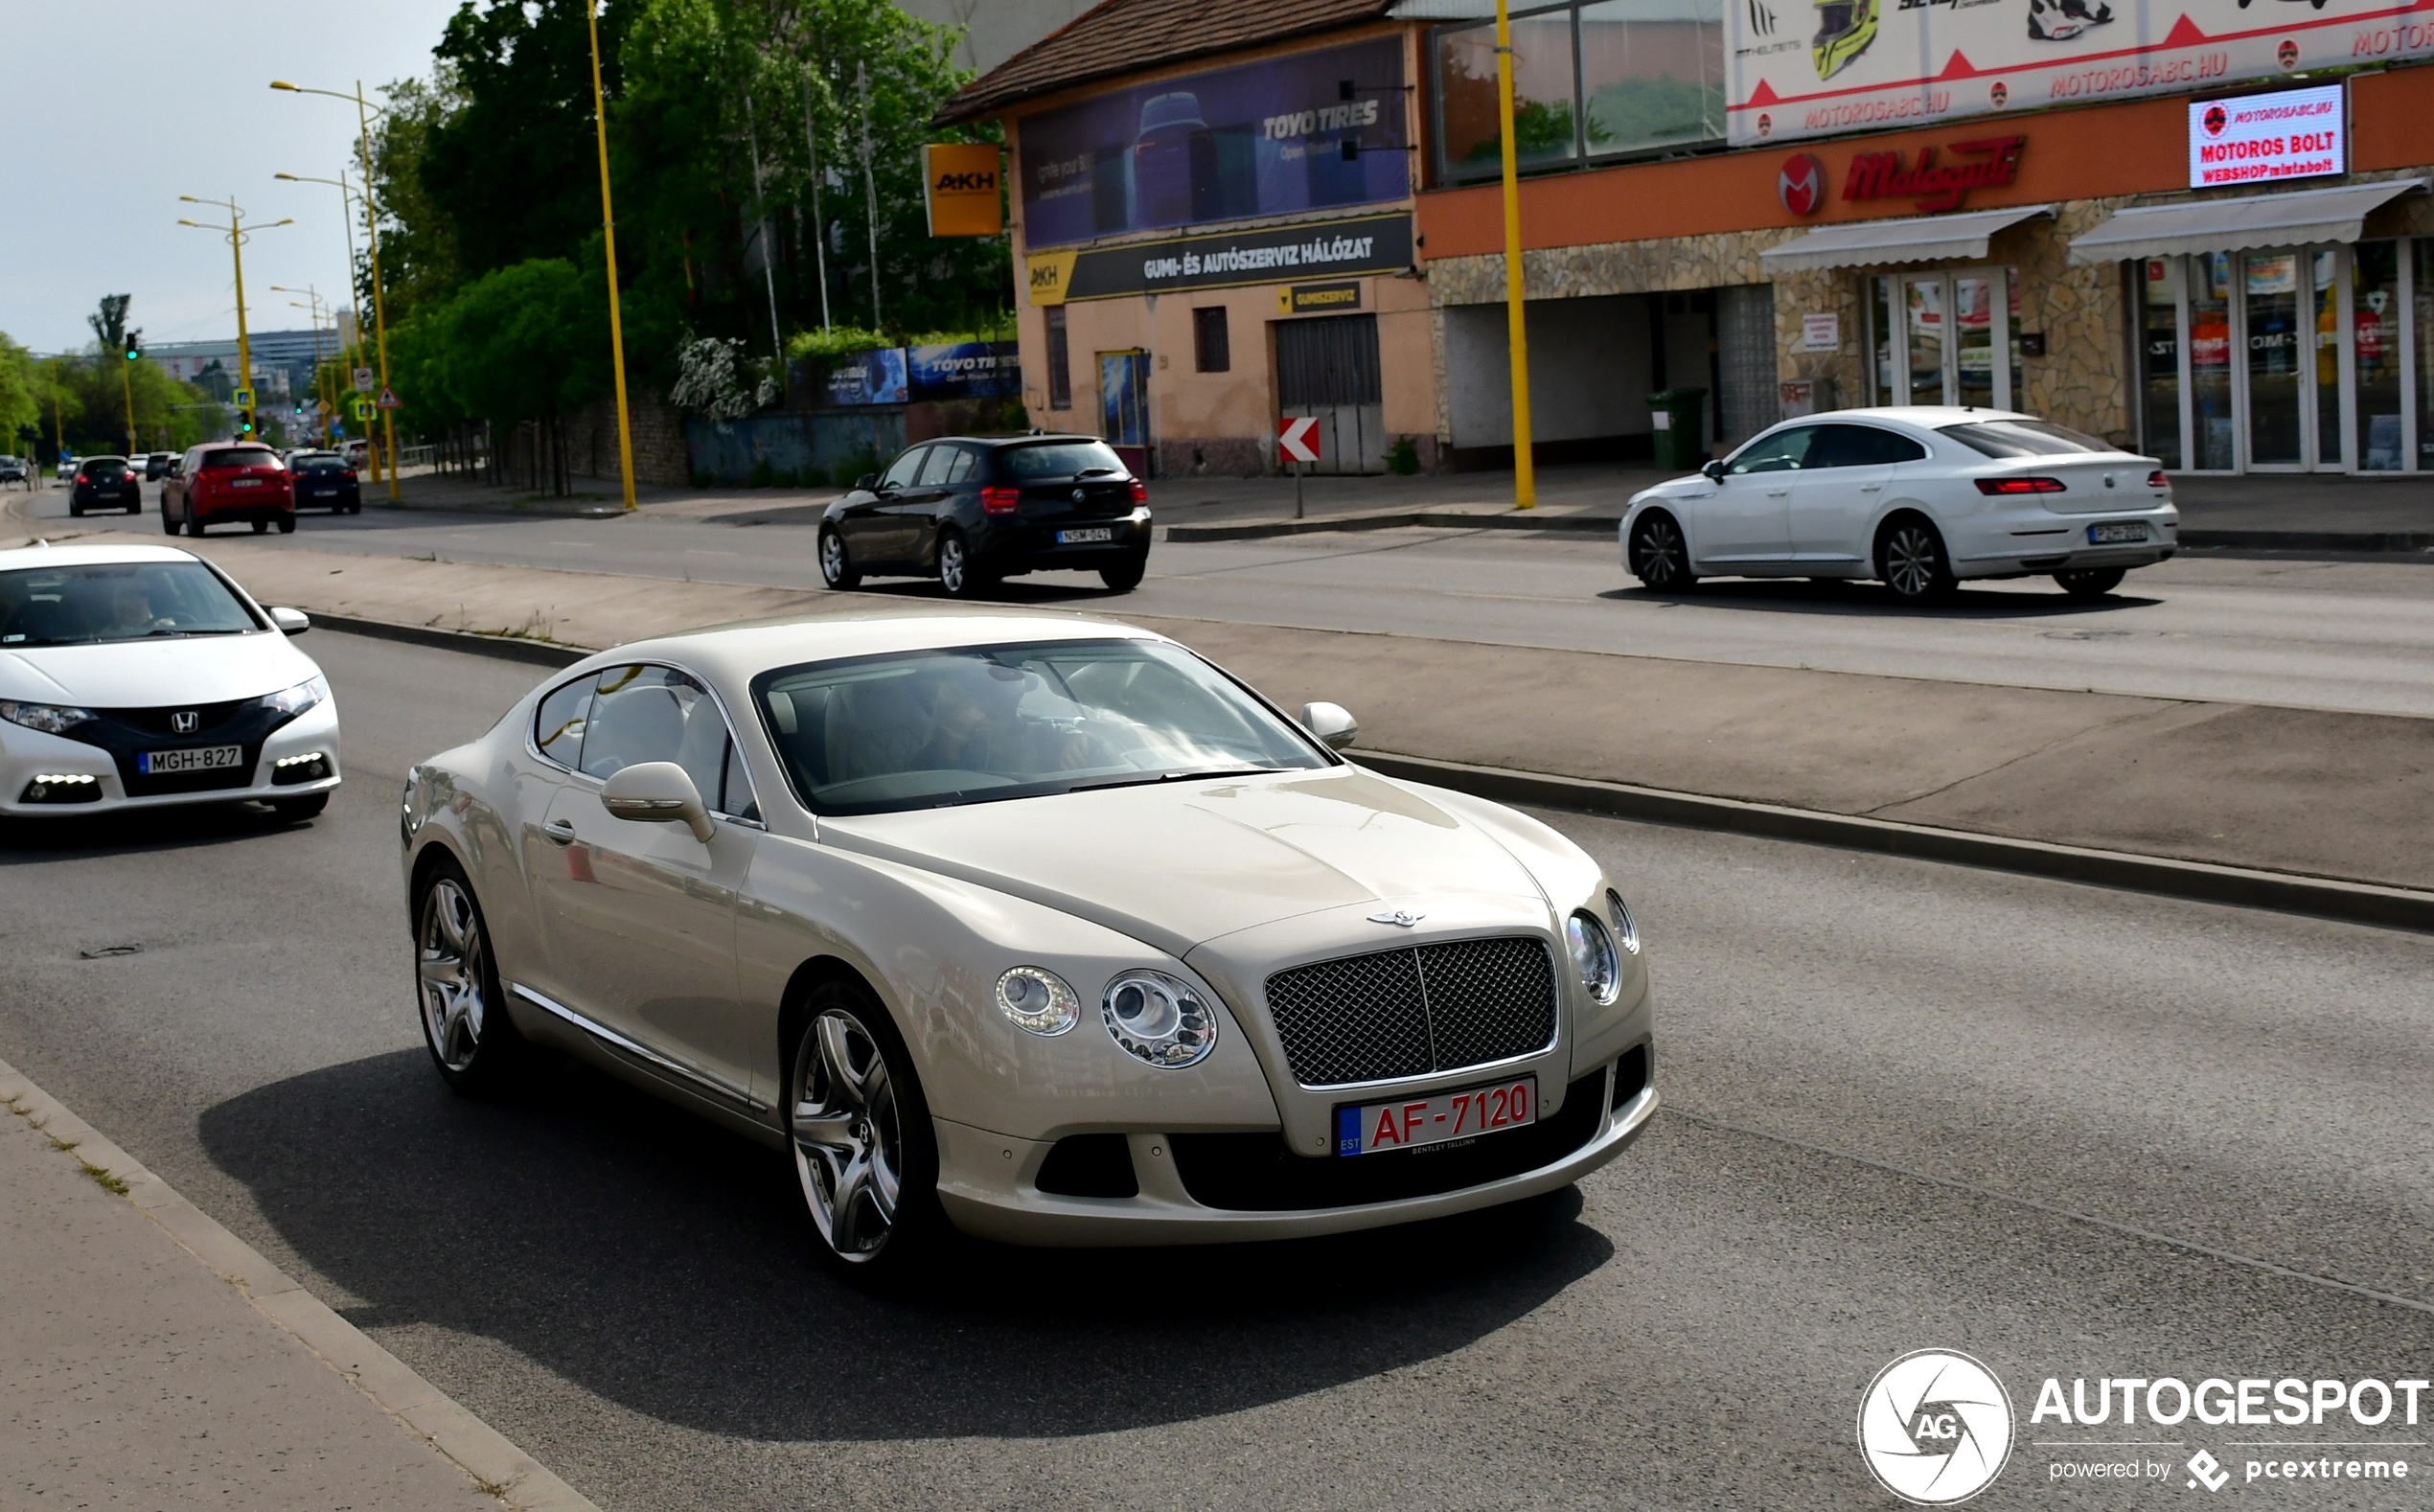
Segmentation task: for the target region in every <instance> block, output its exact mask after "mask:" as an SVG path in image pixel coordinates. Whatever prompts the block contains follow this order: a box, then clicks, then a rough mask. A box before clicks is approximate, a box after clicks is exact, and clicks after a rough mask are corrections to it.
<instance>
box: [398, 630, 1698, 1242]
mask: <svg viewBox="0 0 2434 1512" xmlns="http://www.w3.org/2000/svg"><path fill="white" fill-rule="evenodd" d="M1352 732H1353V725H1352V721H1351V717H1350V716H1349V715H1347V714H1345V713H1344V711H1343V710H1342V709H1341V708H1338V707H1336V706H1334V705H1332V704H1312V705H1310V706H1309V707H1307V708H1306V709H1304V711H1303V714H1302V718H1301V720H1300V721H1298V722H1297V721H1294V720H1291V719H1288V718H1286V717H1285V716H1284V715H1282V714H1281V713H1279V712H1278V711H1277V710H1276V709H1275V708H1274V707H1273V706H1271V705H1270V704H1269V703H1267V702H1266V701H1265V700H1263V699H1261V698H1260V697H1259V696H1258V695H1257V694H1255V693H1253V692H1252V691H1251V690H1250V689H1249V688H1247V687H1245V686H1244V685H1243V684H1241V683H1239V682H1237V681H1235V680H1234V679H1233V678H1231V677H1230V676H1227V675H1226V674H1225V673H1223V672H1221V671H1219V670H1218V669H1217V668H1215V667H1213V666H1211V665H1209V664H1208V663H1207V662H1206V661H1203V660H1201V659H1200V658H1199V657H1197V656H1195V655H1193V654H1192V653H1190V652H1188V651H1186V650H1184V649H1183V647H1181V646H1179V645H1177V644H1175V643H1174V642H1172V641H1169V640H1166V639H1163V638H1161V637H1160V636H1157V635H1152V634H1149V633H1146V632H1144V631H1142V630H1135V629H1132V628H1130V627H1127V626H1122V625H1116V624H1107V623H1094V622H1091V621H1088V620H1082V619H1076V618H1068V617H1061V616H1060V617H1049V616H1039V615H1017V614H1011V613H1001V614H994V615H987V616H978V615H968V614H952V613H948V612H945V611H943V610H915V609H897V610H888V611H881V612H873V613H869V614H865V615H860V616H856V617H852V618H838V619H826V620H819V621H805V622H794V623H783V624H769V625H758V626H748V627H741V628H733V629H723V630H704V631H700V632H697V633H692V634H683V635H674V636H669V637H666V638H663V639H659V640H654V641H646V642H643V643H640V644H636V645H631V646H627V647H623V648H621V649H619V650H616V651H613V652H609V653H604V654H602V655H598V656H595V657H592V658H590V659H589V660H587V661H585V662H582V663H579V664H577V665H576V666H575V667H573V668H571V669H569V670H567V671H566V672H564V673H562V674H560V675H557V676H553V677H551V678H550V679H548V680H547V681H545V682H544V683H542V684H541V685H540V687H538V688H536V689H535V690H534V691H533V692H532V693H531V694H529V695H527V696H526V697H525V699H523V700H522V701H521V702H520V703H518V704H517V707H516V708H514V709H513V710H511V711H510V712H509V713H508V715H507V717H506V718H505V719H503V720H501V721H500V722H499V723H498V725H497V726H496V727H495V728H494V729H493V730H492V731H491V732H490V733H489V734H488V735H486V736H484V737H482V738H481V739H480V740H478V741H476V742H474V743H472V744H471V745H464V746H461V747H458V748H457V749H455V750H451V751H447V752H444V753H442V754H440V755H438V756H434V757H432V758H431V759H430V760H428V761H425V762H423V763H421V764H419V765H418V766H417V767H415V768H414V770H413V772H412V774H411V775H410V776H409V777H408V779H407V784H406V790H405V799H404V815H403V819H404V857H403V860H404V869H405V879H406V882H407V899H408V905H409V907H410V910H411V914H410V918H411V924H412V928H413V934H414V941H415V948H416V954H417V970H418V972H419V981H418V993H419V997H420V1006H421V1019H422V1024H423V1030H424V1035H425V1042H426V1043H427V1044H428V1046H429V1049H430V1053H431V1057H432V1060H433V1061H434V1063H435V1064H436V1065H437V1067H438V1070H439V1073H440V1074H441V1076H442V1077H444V1078H445V1079H446V1080H447V1081H448V1082H449V1083H450V1084H451V1085H453V1086H456V1087H459V1088H467V1089H479V1088H484V1087H486V1086H494V1085H497V1084H498V1083H500V1082H501V1081H503V1080H505V1079H508V1078H510V1077H512V1076H513V1075H514V1074H516V1072H517V1068H518V1067H519V1066H520V1065H522V1064H524V1057H525V1056H526V1055H527V1054H528V1053H529V1050H530V1047H531V1045H532V1044H533V1042H546V1043H548V1044H550V1045H553V1046H557V1047H559V1048H561V1049H563V1050H565V1051H568V1052H571V1053H573V1054H575V1055H577V1056H580V1057H582V1058H585V1059H586V1060H588V1061H590V1062H592V1063H594V1064H596V1065H600V1066H602V1067H604V1068H605V1069H607V1070H608V1071H609V1072H610V1073H612V1074H615V1075H618V1076H622V1077H625V1078H628V1079H630V1080H631V1081H632V1082H634V1083H636V1084H638V1085H640V1086H642V1087H644V1088H649V1089H650V1090H652V1091H654V1092H656V1093H657V1094H659V1095H660V1096H663V1097H666V1098H668V1099H669V1100H671V1101H673V1102H675V1103H677V1104H679V1105H681V1106H684V1107H687V1108H690V1109H693V1110H695V1111H698V1112H700V1113H702V1114H704V1115H706V1116H708V1117H710V1118H712V1119H715V1120H717V1121H719V1122H721V1123H723V1124H724V1125H726V1126H727V1127H729V1128H732V1129H734V1130H737V1131H739V1132H741V1133H743V1134H746V1135H747V1136H749V1137H752V1138H754V1139H758V1140H761V1141H764V1142H766V1143H768V1144H769V1145H771V1146H773V1147H778V1148H783V1149H786V1150H789V1151H791V1152H792V1157H793V1163H794V1166H795V1169H796V1172H797V1175H798V1177H799V1180H800V1185H801V1188H802V1194H803V1197H804V1200H805V1202H806V1203H807V1204H808V1206H809V1209H810V1214H811V1217H812V1220H813V1226H814V1227H815V1230H816V1231H817V1233H818V1235H819V1237H820V1240H821V1242H822V1252H823V1253H824V1254H826V1255H827V1256H829V1257H830V1258H831V1259H832V1260H833V1261H835V1262H836V1263H838V1264H840V1265H842V1266H846V1267H849V1268H852V1270H853V1271H854V1273H858V1274H862V1275H872V1274H879V1273H884V1272H885V1271H891V1270H900V1269H902V1268H903V1267H905V1266H907V1265H909V1264H916V1263H918V1259H919V1256H920V1255H921V1253H922V1252H923V1251H924V1250H925V1249H930V1248H932V1247H934V1246H935V1244H936V1243H937V1242H938V1241H939V1240H940V1239H941V1238H942V1237H943V1235H944V1234H945V1232H946V1230H947V1229H948V1228H949V1227H950V1226H953V1227H958V1228H961V1229H963V1230H965V1231H967V1232H970V1233H974V1234H978V1235H984V1236H988V1237H992V1238H996V1239H999V1240H1003V1241H1009V1242H1014V1243H1022V1244H1075V1245H1157V1244H1176V1243H1199V1242H1212V1241H1224V1240H1249V1239H1263V1238H1272V1237H1284V1236H1291V1235H1304V1234H1315V1233H1325V1232H1332V1231H1338V1230H1343V1229H1350V1228H1361V1227H1368V1226H1377V1225H1383V1224H1396V1223H1404V1222H1408V1221H1412V1220H1415V1219H1422V1218H1429V1217H1434V1216H1437V1215H1440V1214H1447V1213H1455V1212H1460V1211H1464V1210H1467V1209H1473V1208H1479V1207H1483V1206H1487V1205H1489V1204H1492V1203H1505V1202H1510V1201H1513V1200H1516V1199H1519V1198H1524V1197H1528V1196H1532V1195H1534V1194H1538V1193H1543V1192H1548V1191H1551V1190H1554V1189H1556V1188H1559V1187H1561V1186H1563V1185H1565V1184H1567V1183H1569V1182H1572V1181H1573V1180H1577V1179H1579V1178H1580V1177H1582V1176H1584V1175H1586V1174H1587V1173H1589V1172H1591V1171H1594V1170H1596V1168H1597V1167H1598V1166H1600V1165H1602V1164H1604V1163H1605V1162H1606V1161H1607V1160H1609V1159H1611V1158H1613V1157H1615V1156H1616V1155H1617V1154H1619V1152H1620V1151H1621V1150H1622V1149H1623V1147H1624V1146H1625V1145H1627V1144H1628V1143H1630V1142H1631V1141H1632V1140H1633V1139H1634V1138H1635V1137H1637V1135H1638V1134H1639V1133H1640V1131H1641V1130H1642V1129H1643V1128H1644V1127H1645V1126H1646V1124H1647V1121H1648V1119H1649V1117H1650V1116H1651V1114H1652V1113H1653V1112H1654V1111H1655V1109H1656V1106H1657V1097H1656V1091H1655V1088H1654V1084H1653V1075H1652V1067H1651V1062H1650V1054H1651V1049H1650V1045H1651V1039H1650V1032H1649V1013H1650V1007H1649V999H1648V986H1647V976H1646V973H1645V971H1644V970H1643V969H1642V962H1641V956H1640V940H1639V936H1638V934H1637V932H1636V930H1635V928H1634V927H1633V924H1632V921H1631V916H1630V913H1629V911H1628V910H1627V909H1626V908H1625V907H1624V906H1623V903H1622V899H1621V897H1620V896H1619V893H1618V892H1617V891H1616V890H1615V889H1614V887H1613V886H1611V885H1610V884H1609V882H1608V881H1607V879H1606V878H1605V877H1604V876H1602V875H1600V873H1599V871H1598V867H1597V864H1596V861H1594V860H1592V859H1590V858H1589V857H1588V856H1587V855H1585V854H1583V853H1582V852H1581V850H1580V849H1579V848H1578V847H1576V846H1574V845H1573V843H1572V842H1571V841H1569V840H1567V839H1565V838H1564V837H1563V836H1560V835H1558V834H1556V833H1555V832H1554V831H1552V830H1550V829H1549V828H1548V827H1547V826H1545V825H1543V824H1540V823H1538V822H1537V821H1535V820H1533V819H1530V818H1528V817H1526V816H1525V815H1522V814H1520V813H1514V812H1513V811H1511V810H1509V809H1505V808H1502V807H1500V806H1498V805H1496V804H1493V803H1488V802H1485V801H1482V800H1481V799H1477V798H1471V797H1466V796H1463V795H1461V794H1458V793H1454V792H1448V791H1443V790H1436V789H1433V788H1426V787H1421V786H1418V785H1415V784H1412V783H1407V782H1400V781H1396V780H1393V779H1391V778H1388V777H1383V776H1380V775H1378V774H1376V773H1374V772H1370V771H1366V770H1364V769H1363V768H1361V767H1357V766H1354V765H1352V764H1350V763H1347V762H1346V761H1344V760H1343V758H1341V757H1340V756H1338V755H1337V754H1336V752H1335V750H1334V748H1333V747H1334V746H1335V745H1341V744H1343V743H1345V742H1347V741H1349V740H1350V738H1351V735H1352Z"/></svg>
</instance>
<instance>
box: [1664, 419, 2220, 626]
mask: <svg viewBox="0 0 2434 1512" xmlns="http://www.w3.org/2000/svg"><path fill="white" fill-rule="evenodd" d="M1619 538H1620V540H1621V544H1622V561H1623V566H1624V567H1625V568H1626V569H1628V570H1629V571H1630V572H1631V574H1632V575H1633V576H1634V577H1637V578H1638V579H1639V580H1640V581H1641V582H1642V584H1646V585H1647V586H1648V587H1650V588H1653V589H1656V590H1658V591H1660V592H1669V591H1678V590H1681V589H1685V588H1688V587H1690V586H1692V585H1693V584H1696V583H1697V582H1698V580H1699V579H1701V578H1703V577H1746V578H1873V579H1875V580H1877V581H1878V582H1881V583H1883V584H1885V585H1886V587H1888V588H1889V589H1891V590H1892V592H1893V594H1894V597H1895V598H1896V599H1899V600H1901V601H1902V602H1904V603H1913V604H1915V603H1922V602H1926V601H1929V600H1933V599H1936V598H1939V597H1941V596H1942V595H1943V594H1944V593H1946V592H1948V591H1950V589H1951V588H1952V585H1953V584H1955V583H1956V582H1958V581H1960V580H1962V579H1967V578H2024V577H2031V576H2034V575H2037V574H2046V573H2050V574H2052V575H2053V577H2054V580H2055V582H2056V583H2058V584H2061V586H2062V587H2063V589H2064V590H2066V591H2067V592H2069V593H2070V594H2071V595H2072V596H2073V597H2075V598H2100V597H2101V596H2103V595H2104V594H2107V593H2110V592H2112V591H2113V589H2115V588H2116V587H2119V586H2120V585H2121V582H2122V577H2123V575H2124V573H2125V572H2127V571H2128V570H2129V569H2130V568H2132V567H2144V566H2148V565H2151V564H2153V563H2155V562H2158V561H2164V560H2165V559H2167V558H2169V557H2170V556H2171V555H2172V553H2173V552H2174V551H2175V550H2177V549H2178V547H2179V538H2180V511H2179V510H2178V509H2177V508H2175V507H2174V506H2173V504H2172V490H2171V481H2170V479H2169V478H2168V477H2166V476H2165V474H2164V471H2163V467H2162V465H2161V464H2160V463H2158V462H2157V461H2156V460H2155V459H2154V458H2152V457H2142V456H2139V455H2137V454H2135V453H2133V452H2128V451H2124V450H2122V449H2120V448H2119V447H2114V446H2112V445H2111V444H2109V443H2107V442H2104V441H2101V440H2098V439H2097V438H2096V437H2093V436H2085V435H2081V434H2079V433H2078V431H2075V430H2072V429H2070V428H2068V427H2067V426H2062V425H2057V424H2053V423H2052V422H2050V421H2043V420H2038V419H2036V418H2034V417H2033V416H2030V415H2019V414H2012V413H2010V412H2009V411H2005V410H1990V409H1961V408H1949V407H1936V406H1923V405H1922V406H1916V407H1904V408H1885V409H1848V410H1836V411H1834V412H1832V413H1830V414H1825V415H1814V416H1809V417H1807V418H1804V419H1801V420H1793V421H1786V422H1784V423H1783V424H1780V425H1777V426H1775V427H1774V428H1773V429H1771V430H1766V431H1763V432H1760V433H1759V434H1758V435H1757V436H1755V437H1753V438H1752V439H1751V440H1750V442H1749V443H1748V444H1747V445H1746V446H1743V447H1741V448H1740V449H1739V450H1737V451H1735V452H1734V453H1733V455H1731V456H1730V457H1727V458H1725V459H1723V460H1722V461H1720V462H1711V463H1709V464H1708V465H1707V467H1706V468H1705V469H1704V470H1702V471H1700V472H1699V473H1698V474H1696V475H1695V476H1692V477H1687V478H1676V479H1674V480H1673V481H1671V482H1669V483H1662V484H1659V485H1658V486H1657V487H1655V488H1652V489H1647V490H1644V491H1642V492H1641V493H1636V494H1634V495H1632V499H1631V505H1630V509H1629V511H1628V512H1627V513H1626V514H1625V515H1623V518H1622V525H1621V529H1620V532H1619Z"/></svg>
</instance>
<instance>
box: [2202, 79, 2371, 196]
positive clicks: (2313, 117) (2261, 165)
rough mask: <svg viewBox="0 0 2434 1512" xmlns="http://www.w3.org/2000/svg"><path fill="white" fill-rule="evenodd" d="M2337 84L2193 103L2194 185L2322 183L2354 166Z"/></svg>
mask: <svg viewBox="0 0 2434 1512" xmlns="http://www.w3.org/2000/svg"><path fill="white" fill-rule="evenodd" d="M2344 103H2345V95H2344V92H2343V90H2342V87H2341V86H2340V85H2339V84H2324V85H2321V86H2319V87H2317V88H2314V89H2278V90H2275V91H2274V92H2273V93H2272V94H2269V95H2244V96H2241V97H2239V99H2236V100H2194V101H2192V102H2190V105H2189V187H2190V188H2192V189H2213V188H2216V187H2217V186H2219V185H2223V184H2248V183H2255V182H2259V181H2261V180H2265V179H2277V178H2318V177H2322V176H2324V175H2326V174H2331V173H2339V172H2346V171H2347V170H2348V167H2349V143H2348V140H2347V137H2348V132H2347V129H2346V125H2347V123H2346V122H2345V120H2344V117H2345V116H2346V115H2347V113H2348V112H2347V111H2346V110H2344V109H2343V105H2344Z"/></svg>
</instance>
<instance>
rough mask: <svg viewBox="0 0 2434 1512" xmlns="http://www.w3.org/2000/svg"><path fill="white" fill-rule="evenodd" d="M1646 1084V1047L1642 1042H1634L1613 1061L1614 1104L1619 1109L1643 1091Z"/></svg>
mask: <svg viewBox="0 0 2434 1512" xmlns="http://www.w3.org/2000/svg"><path fill="white" fill-rule="evenodd" d="M1647 1086H1648V1047H1647V1046H1646V1045H1644V1044H1635V1045H1633V1046H1632V1047H1631V1048H1630V1049H1628V1050H1625V1051H1623V1052H1622V1058H1621V1059H1620V1060H1619V1061H1617V1062H1615V1096H1614V1106H1615V1107H1616V1108H1617V1109H1620V1108H1621V1107H1622V1105H1623V1104H1625V1103H1627V1102H1629V1101H1631V1099H1633V1098H1635V1097H1637V1096H1639V1095H1640V1094H1641V1092H1642V1091H1644V1090H1645V1089H1646V1088H1647Z"/></svg>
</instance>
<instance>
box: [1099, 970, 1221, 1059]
mask: <svg viewBox="0 0 2434 1512" xmlns="http://www.w3.org/2000/svg"><path fill="white" fill-rule="evenodd" d="M1099 1013H1100V1017H1102V1018H1103V1019H1106V1020H1107V1032H1108V1033H1109V1034H1110V1035H1112V1036H1114V1040H1115V1042H1116V1043H1117V1044H1120V1045H1122V1046H1123V1047H1124V1049H1125V1052H1126V1053H1127V1054H1129V1055H1131V1056H1132V1057H1133V1058H1134V1059H1135V1060H1137V1061H1142V1062H1145V1063H1147V1064H1148V1065H1156V1066H1162V1067H1164V1068H1166V1069H1168V1070H1175V1069H1178V1068H1180V1067H1183V1066H1186V1065H1197V1064H1199V1062H1200V1060H1201V1058H1202V1057H1204V1056H1206V1055H1207V1054H1208V1052H1209V1051H1210V1050H1211V1049H1213V1048H1215V1047H1216V1044H1217V1015H1216V1014H1215V1012H1213V1011H1212V1010H1211V1009H1210V1007H1209V1005H1208V1003H1207V1002H1206V1000H1205V999H1204V998H1203V997H1201V993H1200V989H1199V988H1197V987H1194V986H1193V985H1192V984H1191V983H1189V982H1186V981H1183V980H1180V979H1179V978H1176V977H1173V976H1169V975H1167V974H1165V973H1164V972H1126V973H1125V974H1123V975H1121V976H1118V977H1117V978H1115V980H1114V981H1112V982H1110V983H1108V984H1107V996H1106V997H1104V998H1102V999H1100V1002H1099Z"/></svg>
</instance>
